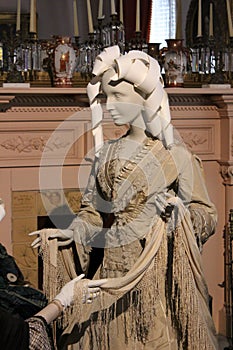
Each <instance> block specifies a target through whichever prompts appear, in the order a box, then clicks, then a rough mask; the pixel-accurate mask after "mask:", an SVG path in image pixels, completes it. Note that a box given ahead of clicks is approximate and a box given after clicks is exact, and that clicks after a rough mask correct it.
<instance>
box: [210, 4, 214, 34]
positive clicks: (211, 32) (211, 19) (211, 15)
mask: <svg viewBox="0 0 233 350" xmlns="http://www.w3.org/2000/svg"><path fill="white" fill-rule="evenodd" d="M213 35H214V29H213V3H212V2H211V3H210V25H209V36H213Z"/></svg>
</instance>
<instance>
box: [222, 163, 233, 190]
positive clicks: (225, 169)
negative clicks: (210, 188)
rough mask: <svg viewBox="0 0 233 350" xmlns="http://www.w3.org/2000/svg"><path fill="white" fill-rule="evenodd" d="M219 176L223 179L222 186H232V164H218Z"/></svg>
mask: <svg viewBox="0 0 233 350" xmlns="http://www.w3.org/2000/svg"><path fill="white" fill-rule="evenodd" d="M220 174H221V176H222V178H223V184H224V185H228V186H229V185H230V186H231V185H233V163H232V164H227V163H222V164H220Z"/></svg>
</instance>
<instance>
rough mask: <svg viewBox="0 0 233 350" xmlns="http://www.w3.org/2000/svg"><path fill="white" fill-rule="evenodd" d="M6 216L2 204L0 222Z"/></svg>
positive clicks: (1, 204) (0, 206)
mask: <svg viewBox="0 0 233 350" xmlns="http://www.w3.org/2000/svg"><path fill="white" fill-rule="evenodd" d="M5 215H6V211H5V207H4V204H3V203H0V221H2V219H3V218H4V216H5Z"/></svg>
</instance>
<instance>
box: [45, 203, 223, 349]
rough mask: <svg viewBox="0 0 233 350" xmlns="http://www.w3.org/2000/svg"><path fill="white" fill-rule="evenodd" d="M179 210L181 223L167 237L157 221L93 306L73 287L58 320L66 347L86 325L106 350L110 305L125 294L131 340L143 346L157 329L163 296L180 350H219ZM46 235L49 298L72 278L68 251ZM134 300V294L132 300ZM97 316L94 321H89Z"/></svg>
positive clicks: (184, 214)
mask: <svg viewBox="0 0 233 350" xmlns="http://www.w3.org/2000/svg"><path fill="white" fill-rule="evenodd" d="M178 209H179V220H178V222H179V224H178V225H177V227H176V229H175V230H174V231H173V234H172V235H171V237H169V238H168V237H167V231H166V224H165V223H164V222H163V221H162V219H160V218H158V220H157V222H156V225H155V226H154V227H153V229H152V231H151V232H150V233H149V234H148V236H150V239H149V240H148V243H147V245H146V246H145V248H144V251H143V253H142V254H141V255H140V257H139V259H138V260H137V262H136V263H135V265H134V266H133V268H132V269H131V270H130V271H129V272H128V273H127V274H126V275H125V276H124V277H120V278H114V279H109V280H108V282H107V283H105V284H104V285H103V286H102V287H101V289H102V290H101V296H100V298H97V299H95V300H94V302H93V303H92V304H82V302H81V299H82V298H81V296H82V292H83V291H82V287H83V284H85V283H86V281H84V282H82V283H80V282H78V283H77V284H76V288H75V297H74V299H75V302H74V305H73V306H72V307H71V308H70V309H68V310H67V311H66V312H65V313H64V316H63V319H62V320H60V322H62V324H63V326H64V327H65V330H64V332H63V336H64V335H65V336H66V337H67V342H68V343H69V344H72V342H74V340H72V339H74V338H75V337H73V336H72V331H77V325H81V324H82V323H83V322H85V321H88V320H89V321H90V322H91V324H92V325H93V324H96V328H95V336H96V337H97V338H98V337H99V341H102V342H104V345H103V346H102V345H101V347H100V348H101V349H105V348H106V349H107V348H108V347H107V342H108V340H107V338H108V334H106V327H105V326H106V324H107V323H108V322H110V319H111V318H112V316H113V317H114V315H112V312H113V309H114V305H116V303H117V301H119V300H120V298H122V297H123V296H126V295H128V296H129V303H131V304H132V305H131V306H132V310H133V311H132V312H129V317H130V319H129V318H125V336H126V338H127V337H131V338H132V337H135V339H137V340H138V341H141V342H142V343H143V344H146V342H147V331H146V330H148V327H149V328H150V330H151V329H152V330H153V327H156V324H154V321H153V320H154V315H155V309H154V308H153V305H155V304H156V300H157V298H158V295H159V294H162V293H164V295H165V296H166V303H167V305H166V308H165V311H164V312H165V313H166V315H165V316H166V317H167V318H170V319H171V322H172V325H173V327H174V329H175V331H176V334H177V343H178V347H179V349H188V350H200V349H205V350H214V349H218V345H217V342H216V338H215V329H214V324H213V321H212V318H211V315H210V313H209V309H208V291H207V287H206V283H205V279H204V276H203V271H202V262H201V255H200V252H199V250H198V247H197V244H196V240H195V237H194V234H193V229H192V224H191V220H190V215H189V212H188V211H187V209H185V208H184V206H183V205H179V208H178ZM48 235H49V230H44V235H43V239H42V242H43V243H42V246H41V251H42V252H43V261H44V292H45V293H46V295H47V297H48V298H49V299H52V298H53V297H54V296H55V295H56V293H58V291H59V290H60V288H61V287H62V285H64V284H65V283H66V282H68V281H69V280H70V279H72V278H74V277H75V276H76V273H75V266H74V260H73V253H72V250H71V249H68V248H62V249H58V247H57V243H56V241H55V240H47V238H46V237H47V236H48ZM135 293H136V294H135ZM133 295H134V296H135V295H136V299H135V297H133ZM135 300H136V302H135ZM97 312H98V316H97V317H92V316H93V315H94V314H95V315H96V313H97ZM110 313H111V315H110ZM69 338H70V339H69ZM105 338H106V341H105V340H104V339H105ZM97 340H98V339H97ZM126 341H127V339H126ZM168 341H169V339H168ZM80 349H81V348H80Z"/></svg>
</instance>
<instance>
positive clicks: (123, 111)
mask: <svg viewBox="0 0 233 350" xmlns="http://www.w3.org/2000/svg"><path fill="white" fill-rule="evenodd" d="M115 75H116V71H115V70H114V69H113V68H110V69H108V70H107V71H106V72H105V73H104V74H103V77H102V90H103V92H104V93H105V95H106V108H107V110H108V111H109V112H110V114H111V116H112V118H113V121H114V123H115V124H116V125H123V124H130V125H135V126H139V122H140V126H141V127H142V128H143V130H145V123H144V120H143V116H142V111H143V109H144V107H143V106H144V98H143V97H142V96H141V95H140V94H139V93H138V92H136V91H135V89H134V86H133V84H132V83H130V82H128V81H126V80H123V79H121V80H118V81H116V80H112V78H113V77H114V76H115Z"/></svg>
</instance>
